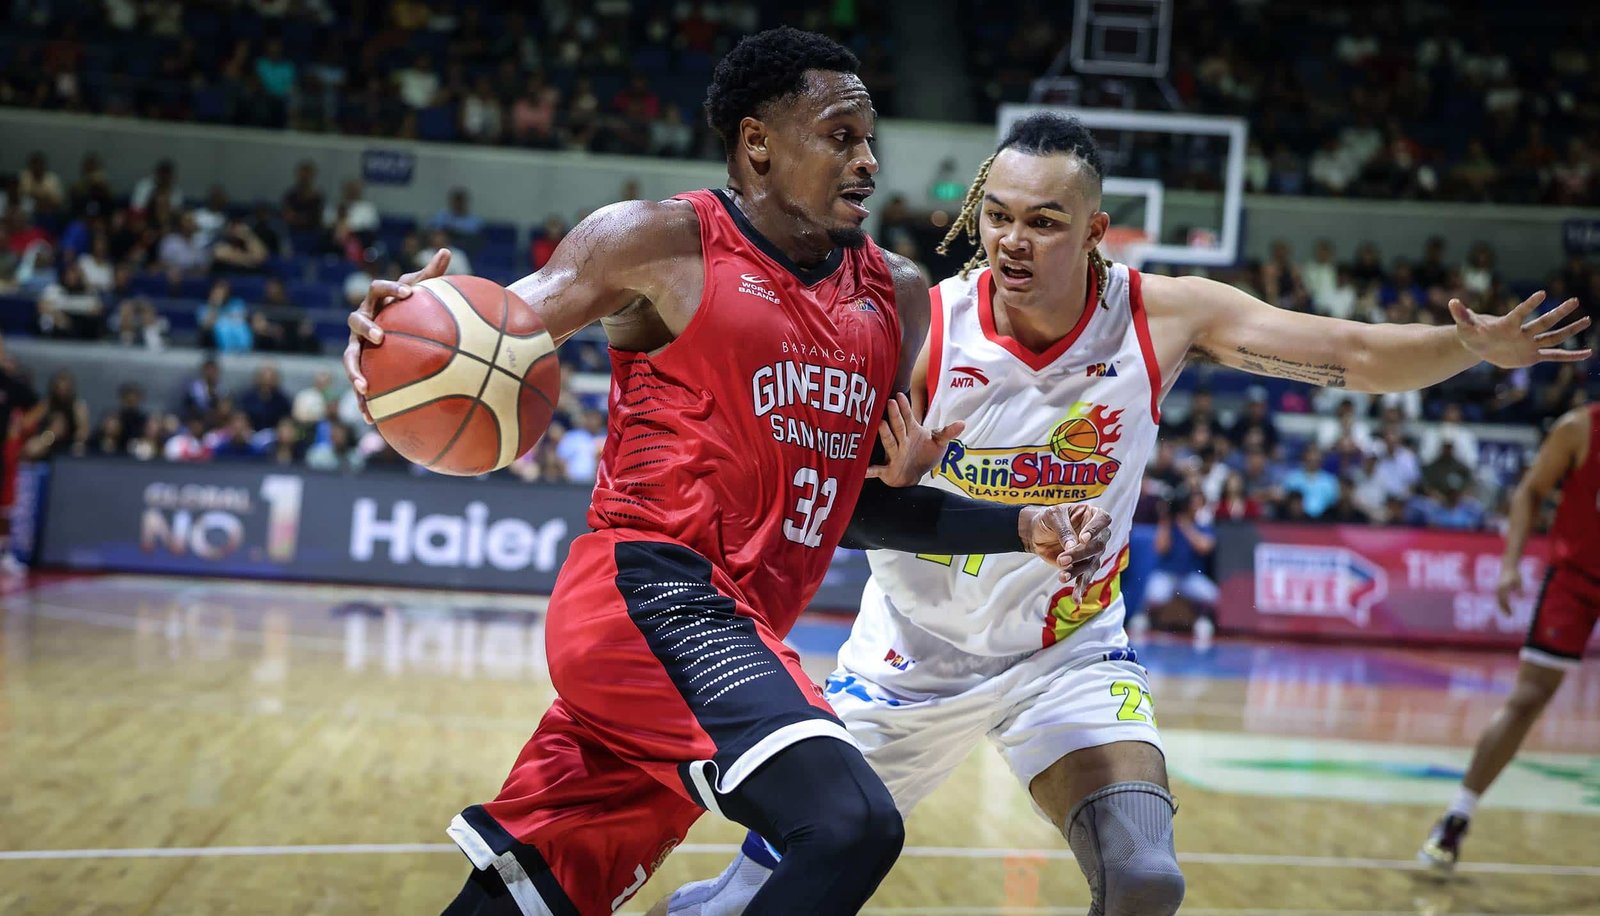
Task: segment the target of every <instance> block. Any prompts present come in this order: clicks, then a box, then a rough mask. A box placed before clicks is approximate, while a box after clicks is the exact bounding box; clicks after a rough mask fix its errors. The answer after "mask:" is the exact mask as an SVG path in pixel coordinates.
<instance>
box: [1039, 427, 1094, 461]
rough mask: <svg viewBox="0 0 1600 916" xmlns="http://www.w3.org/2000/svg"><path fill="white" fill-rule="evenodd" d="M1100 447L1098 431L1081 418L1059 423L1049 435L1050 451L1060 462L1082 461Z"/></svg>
mask: <svg viewBox="0 0 1600 916" xmlns="http://www.w3.org/2000/svg"><path fill="white" fill-rule="evenodd" d="M1099 445H1100V430H1098V429H1095V426H1094V424H1093V423H1090V422H1089V421H1088V420H1085V419H1084V418H1083V417H1073V418H1071V419H1068V420H1063V421H1061V423H1060V424H1058V425H1057V426H1056V428H1055V429H1054V430H1053V431H1051V433H1050V451H1052V452H1054V453H1055V456H1056V457H1057V458H1060V459H1061V460H1062V461H1082V460H1084V459H1085V458H1088V457H1089V456H1090V455H1093V454H1094V450H1095V448H1096V447H1098V446H1099Z"/></svg>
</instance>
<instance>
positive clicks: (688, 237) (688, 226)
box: [574, 200, 700, 260]
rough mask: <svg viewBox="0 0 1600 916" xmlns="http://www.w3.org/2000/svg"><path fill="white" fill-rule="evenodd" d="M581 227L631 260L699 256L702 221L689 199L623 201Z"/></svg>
mask: <svg viewBox="0 0 1600 916" xmlns="http://www.w3.org/2000/svg"><path fill="white" fill-rule="evenodd" d="M581 225H582V226H583V227H586V228H591V229H592V231H593V233H594V235H595V236H596V240H597V241H598V240H600V239H604V240H605V241H606V242H607V243H608V247H614V248H619V249H622V250H623V251H625V252H627V253H628V254H629V255H630V256H632V257H639V256H641V255H642V256H644V257H645V258H646V259H649V260H654V259H656V258H661V257H683V256H685V255H699V253H700V218H699V217H698V216H696V215H695V212H694V205H693V204H691V203H689V202H688V201H686V200H624V201H621V202H618V203H614V204H609V205H607V206H604V207H601V208H600V209H598V210H596V211H594V212H593V213H591V214H590V215H589V218H588V219H585V220H584V221H583V223H582V224H581ZM576 231H577V230H574V232H576Z"/></svg>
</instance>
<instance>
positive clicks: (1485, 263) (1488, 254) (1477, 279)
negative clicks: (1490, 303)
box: [1461, 242, 1495, 297]
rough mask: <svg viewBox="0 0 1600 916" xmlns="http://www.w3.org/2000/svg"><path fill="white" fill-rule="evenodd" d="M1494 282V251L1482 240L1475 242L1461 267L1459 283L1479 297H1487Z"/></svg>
mask: <svg viewBox="0 0 1600 916" xmlns="http://www.w3.org/2000/svg"><path fill="white" fill-rule="evenodd" d="M1494 284H1495V276H1494V252H1493V251H1491V250H1490V249H1489V246H1488V245H1486V244H1484V243H1483V242H1477V243H1475V244H1474V245H1473V246H1472V251H1470V252H1469V253H1468V254H1467V263H1466V265H1465V266H1463V267H1462V268H1461V285H1462V286H1464V287H1466V288H1467V289H1468V290H1469V291H1471V292H1474V293H1477V294H1478V295H1479V296H1480V297H1487V296H1488V295H1489V290H1491V289H1493V288H1494Z"/></svg>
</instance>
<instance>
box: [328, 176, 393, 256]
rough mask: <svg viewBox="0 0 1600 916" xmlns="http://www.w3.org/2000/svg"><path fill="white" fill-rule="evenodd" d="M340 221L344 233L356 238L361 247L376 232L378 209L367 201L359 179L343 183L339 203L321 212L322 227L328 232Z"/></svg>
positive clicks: (368, 243) (369, 241) (371, 238)
mask: <svg viewBox="0 0 1600 916" xmlns="http://www.w3.org/2000/svg"><path fill="white" fill-rule="evenodd" d="M341 221H342V223H343V226H344V229H345V231H347V232H350V233H353V234H355V235H356V236H358V237H359V238H360V239H361V241H362V244H363V245H370V244H371V243H372V240H373V238H374V237H375V236H376V234H377V232H378V224H379V222H380V218H379V215H378V208H377V206H376V205H375V204H373V203H372V201H370V200H367V199H366V196H365V193H364V189H363V188H362V185H361V179H359V178H351V179H349V180H348V181H346V182H345V183H344V187H343V189H342V193H341V195H340V197H339V202H338V203H337V204H334V205H330V206H329V207H327V208H326V209H324V210H323V212H322V225H323V227H324V228H326V229H328V230H329V231H330V232H331V231H333V229H334V226H335V225H338V224H340V223H341Z"/></svg>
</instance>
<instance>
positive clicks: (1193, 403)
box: [1167, 388, 1222, 440]
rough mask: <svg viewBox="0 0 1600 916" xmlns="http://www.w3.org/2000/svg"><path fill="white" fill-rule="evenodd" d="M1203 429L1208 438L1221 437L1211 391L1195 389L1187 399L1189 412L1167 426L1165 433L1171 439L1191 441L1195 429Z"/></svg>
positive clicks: (1219, 424)
mask: <svg viewBox="0 0 1600 916" xmlns="http://www.w3.org/2000/svg"><path fill="white" fill-rule="evenodd" d="M1200 427H1204V428H1205V430H1206V435H1207V437H1208V439H1209V437H1213V436H1221V435H1222V421H1221V420H1219V419H1217V409H1216V405H1215V403H1214V401H1213V399H1212V396H1211V389H1209V388H1197V389H1195V392H1194V395H1193V396H1192V397H1191V398H1190V399H1189V412H1188V413H1187V414H1184V417H1183V419H1182V420H1179V421H1177V422H1176V423H1171V424H1168V426H1167V431H1168V433H1169V434H1170V435H1171V436H1172V438H1173V439H1176V440H1182V439H1191V438H1193V436H1194V431H1195V430H1196V429H1197V428H1200Z"/></svg>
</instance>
